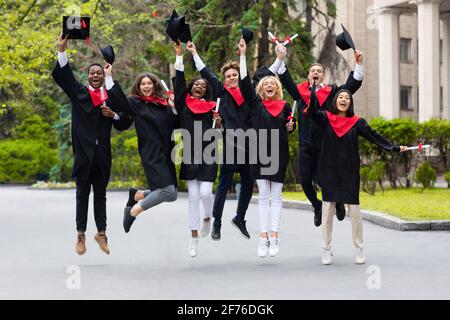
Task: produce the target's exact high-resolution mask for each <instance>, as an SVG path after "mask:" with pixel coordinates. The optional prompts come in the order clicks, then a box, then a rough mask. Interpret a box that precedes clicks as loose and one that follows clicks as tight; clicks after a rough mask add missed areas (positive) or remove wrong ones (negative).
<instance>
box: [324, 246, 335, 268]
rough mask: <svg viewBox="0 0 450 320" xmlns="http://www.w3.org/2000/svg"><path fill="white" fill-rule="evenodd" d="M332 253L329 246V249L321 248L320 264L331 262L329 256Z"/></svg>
mask: <svg viewBox="0 0 450 320" xmlns="http://www.w3.org/2000/svg"><path fill="white" fill-rule="evenodd" d="M332 255H333V253H332V252H331V248H330V249H324V248H322V264H324V265H329V264H331V262H332V259H331V256H332Z"/></svg>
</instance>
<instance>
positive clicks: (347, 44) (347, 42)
mask: <svg viewBox="0 0 450 320" xmlns="http://www.w3.org/2000/svg"><path fill="white" fill-rule="evenodd" d="M341 26H342V30H343V32H342V33H340V34H338V35H337V36H336V45H337V46H338V47H339V48H340V49H341V50H342V51H344V50H347V49H350V48H352V49H353V50H354V51H355V50H356V48H355V44H354V43H353V39H352V37H351V36H350V33H349V32H348V31H347V29H345V27H344V25H343V24H341Z"/></svg>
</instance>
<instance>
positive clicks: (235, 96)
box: [223, 84, 244, 107]
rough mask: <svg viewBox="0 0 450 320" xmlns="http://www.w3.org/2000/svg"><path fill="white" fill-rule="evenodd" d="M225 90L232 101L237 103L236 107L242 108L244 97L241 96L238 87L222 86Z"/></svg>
mask: <svg viewBox="0 0 450 320" xmlns="http://www.w3.org/2000/svg"><path fill="white" fill-rule="evenodd" d="M223 87H224V88H225V90H227V91H228V93H229V94H231V96H232V97H233V99H234V101H235V102H236V103H237V105H238V107H240V106H242V104H243V103H244V97H243V96H242V93H241V89H239V87H233V88H230V87H228V86H227V85H225V84H224V85H223Z"/></svg>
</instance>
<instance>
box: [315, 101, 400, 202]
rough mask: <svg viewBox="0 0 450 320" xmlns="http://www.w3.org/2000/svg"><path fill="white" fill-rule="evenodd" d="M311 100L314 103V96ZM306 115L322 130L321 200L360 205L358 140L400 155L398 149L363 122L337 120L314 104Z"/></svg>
mask: <svg viewBox="0 0 450 320" xmlns="http://www.w3.org/2000/svg"><path fill="white" fill-rule="evenodd" d="M311 100H312V101H313V100H316V98H315V96H314V95H313V94H312V97H311ZM308 113H309V114H310V115H311V118H312V120H313V121H314V122H315V123H316V124H317V125H318V126H319V127H320V129H322V130H323V136H322V141H321V148H320V154H319V162H318V177H319V181H320V186H321V188H322V199H323V200H324V201H328V202H341V203H346V204H359V186H360V176H359V168H360V159H359V147H358V137H359V136H361V137H363V138H364V139H366V140H368V141H369V142H371V143H374V144H376V145H377V146H378V147H380V148H382V149H384V150H386V151H395V152H399V151H400V147H399V146H396V145H394V144H392V143H391V142H389V141H387V140H386V139H385V138H384V137H382V136H381V135H379V134H378V133H377V132H376V131H374V130H373V129H372V128H371V127H370V126H369V124H368V123H367V121H366V120H364V119H363V118H359V117H357V116H355V118H354V119H351V118H347V117H346V118H340V117H337V116H335V115H331V113H329V112H327V111H323V110H319V109H318V107H317V102H311V106H310V110H308ZM330 119H331V120H330ZM333 119H334V120H333ZM342 122H344V123H346V124H345V125H344V124H343V123H342ZM338 126H340V127H341V128H340V129H339V128H338ZM336 132H338V133H339V135H341V136H340V137H339V136H338V134H337V133H336Z"/></svg>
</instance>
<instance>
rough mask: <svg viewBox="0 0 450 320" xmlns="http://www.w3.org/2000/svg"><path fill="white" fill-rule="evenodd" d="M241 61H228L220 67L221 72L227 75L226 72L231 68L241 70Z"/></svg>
mask: <svg viewBox="0 0 450 320" xmlns="http://www.w3.org/2000/svg"><path fill="white" fill-rule="evenodd" d="M239 68H240V67H239V62H237V61H228V62H227V63H225V64H224V65H223V67H222V68H220V73H221V74H222V75H223V76H224V77H225V72H227V71H228V70H230V69H236V70H237V71H238V72H239Z"/></svg>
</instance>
